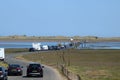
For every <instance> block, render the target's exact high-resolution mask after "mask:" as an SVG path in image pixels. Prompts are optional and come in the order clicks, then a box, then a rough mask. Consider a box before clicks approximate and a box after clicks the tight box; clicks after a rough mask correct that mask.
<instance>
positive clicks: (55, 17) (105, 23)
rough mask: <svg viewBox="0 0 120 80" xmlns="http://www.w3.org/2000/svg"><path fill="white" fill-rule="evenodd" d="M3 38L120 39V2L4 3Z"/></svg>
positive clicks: (0, 13)
mask: <svg viewBox="0 0 120 80" xmlns="http://www.w3.org/2000/svg"><path fill="white" fill-rule="evenodd" d="M0 28H1V29H0V30H1V31H0V36H9V35H28V36H99V37H120V0H0Z"/></svg>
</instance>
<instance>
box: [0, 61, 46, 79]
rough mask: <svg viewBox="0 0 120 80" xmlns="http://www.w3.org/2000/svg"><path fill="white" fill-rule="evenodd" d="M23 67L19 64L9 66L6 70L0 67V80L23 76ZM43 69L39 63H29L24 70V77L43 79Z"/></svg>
mask: <svg viewBox="0 0 120 80" xmlns="http://www.w3.org/2000/svg"><path fill="white" fill-rule="evenodd" d="M22 68H23V66H21V65H20V64H9V65H8V68H7V69H5V68H4V67H2V66H0V80H8V76H22V75H23V69H22ZM43 68H44V66H42V65H41V64H39V63H29V64H28V66H27V70H26V76H27V77H31V76H38V77H41V78H42V77H43Z"/></svg>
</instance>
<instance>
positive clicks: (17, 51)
mask: <svg viewBox="0 0 120 80" xmlns="http://www.w3.org/2000/svg"><path fill="white" fill-rule="evenodd" d="M28 51H29V49H28V48H7V49H5V53H7V54H8V53H20V52H28Z"/></svg>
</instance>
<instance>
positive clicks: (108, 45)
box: [0, 41, 120, 49]
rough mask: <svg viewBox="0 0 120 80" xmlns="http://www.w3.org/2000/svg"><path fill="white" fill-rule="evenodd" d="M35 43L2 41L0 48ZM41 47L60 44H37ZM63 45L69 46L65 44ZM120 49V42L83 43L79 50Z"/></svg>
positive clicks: (18, 46) (21, 46)
mask: <svg viewBox="0 0 120 80" xmlns="http://www.w3.org/2000/svg"><path fill="white" fill-rule="evenodd" d="M32 43H33V42H23V41H22V42H11V41H0V48H31V47H32ZM36 43H41V45H49V46H51V45H58V44H59V43H60V42H36ZM62 44H68V42H63V43H62ZM83 48H84V49H120V42H91V43H82V44H80V46H79V49H83Z"/></svg>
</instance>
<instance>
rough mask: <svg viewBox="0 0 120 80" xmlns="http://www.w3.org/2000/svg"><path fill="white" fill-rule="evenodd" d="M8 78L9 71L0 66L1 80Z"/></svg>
mask: <svg viewBox="0 0 120 80" xmlns="http://www.w3.org/2000/svg"><path fill="white" fill-rule="evenodd" d="M7 79H8V77H7V70H6V69H5V68H4V67H2V66H0V80H7Z"/></svg>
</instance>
